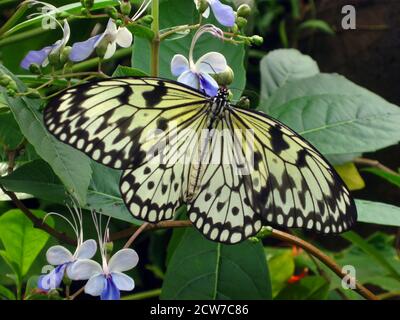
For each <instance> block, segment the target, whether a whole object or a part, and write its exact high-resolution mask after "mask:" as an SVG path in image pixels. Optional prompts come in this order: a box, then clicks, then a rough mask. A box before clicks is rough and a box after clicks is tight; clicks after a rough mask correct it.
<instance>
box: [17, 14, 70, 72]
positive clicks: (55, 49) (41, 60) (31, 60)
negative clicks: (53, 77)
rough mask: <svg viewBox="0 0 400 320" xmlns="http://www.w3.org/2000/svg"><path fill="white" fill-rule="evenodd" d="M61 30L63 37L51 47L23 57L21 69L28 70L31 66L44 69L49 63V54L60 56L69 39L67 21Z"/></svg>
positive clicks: (30, 52) (32, 51) (33, 51)
mask: <svg viewBox="0 0 400 320" xmlns="http://www.w3.org/2000/svg"><path fill="white" fill-rule="evenodd" d="M62 29H63V37H62V39H60V40H58V41H56V42H55V43H54V44H52V45H51V46H47V47H44V48H43V49H41V50H31V51H29V52H28V54H27V55H26V56H25V58H24V59H23V60H22V62H21V67H22V68H24V69H26V70H29V67H30V65H31V64H38V65H40V66H43V67H45V66H46V65H47V64H48V63H49V59H48V57H49V55H50V54H58V55H59V54H60V53H61V52H62V50H63V49H64V48H65V45H66V44H67V42H68V40H69V37H70V28H69V24H68V22H67V20H64V27H63V28H62Z"/></svg>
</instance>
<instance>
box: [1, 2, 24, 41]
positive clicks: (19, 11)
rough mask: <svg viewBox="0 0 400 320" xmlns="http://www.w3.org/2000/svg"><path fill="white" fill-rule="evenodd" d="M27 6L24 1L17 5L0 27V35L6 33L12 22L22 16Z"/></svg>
mask: <svg viewBox="0 0 400 320" xmlns="http://www.w3.org/2000/svg"><path fill="white" fill-rule="evenodd" d="M26 9H28V6H27V4H26V3H24V4H22V5H20V6H18V8H17V10H16V11H15V12H14V14H13V15H12V16H11V17H10V18H9V19H8V20H7V21H6V23H5V24H4V25H3V26H2V27H1V28H0V36H1V35H3V34H4V33H6V32H7V31H8V30H9V29H10V28H11V27H12V26H13V25H14V24H15V22H17V21H18V20H19V18H21V17H22V16H23V14H24V13H25V11H26Z"/></svg>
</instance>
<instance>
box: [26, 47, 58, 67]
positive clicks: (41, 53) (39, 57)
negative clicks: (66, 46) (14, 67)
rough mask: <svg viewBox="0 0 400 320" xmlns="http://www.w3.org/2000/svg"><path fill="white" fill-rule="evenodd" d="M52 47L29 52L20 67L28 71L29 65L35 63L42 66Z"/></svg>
mask: <svg viewBox="0 0 400 320" xmlns="http://www.w3.org/2000/svg"><path fill="white" fill-rule="evenodd" d="M53 47H54V46H48V47H44V48H43V49H41V50H31V51H29V52H28V54H27V55H26V56H25V58H24V59H23V60H22V61H21V67H22V68H24V69H26V70H29V67H30V65H31V64H33V63H36V64H38V65H42V64H43V62H44V61H45V60H46V58H47V57H48V55H49V54H50V52H51V50H52V49H53Z"/></svg>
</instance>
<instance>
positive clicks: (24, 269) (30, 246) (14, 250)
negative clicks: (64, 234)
mask: <svg viewBox="0 0 400 320" xmlns="http://www.w3.org/2000/svg"><path fill="white" fill-rule="evenodd" d="M32 212H33V213H34V214H35V215H36V216H37V217H41V218H43V217H44V215H45V212H43V211H41V210H32ZM46 222H47V223H48V224H49V225H50V226H53V225H54V223H53V220H52V219H51V218H50V217H49V219H46ZM49 238H50V235H49V234H48V233H46V232H45V231H43V230H40V229H36V228H34V227H33V223H32V222H31V221H30V220H29V219H28V218H27V217H26V216H25V215H24V213H23V212H22V211H21V210H19V209H12V210H9V211H7V212H6V213H4V214H3V215H2V216H1V217H0V240H1V242H2V243H3V246H4V248H5V253H6V256H7V259H8V260H9V261H10V262H11V263H12V264H13V266H14V267H15V266H16V267H17V269H18V275H19V277H20V279H22V277H24V276H25V275H26V274H27V273H28V271H29V268H30V267H31V266H32V264H33V262H34V261H35V259H36V257H37V256H38V254H39V253H40V251H41V250H42V249H43V248H44V246H45V244H46V242H47V240H48V239H49Z"/></svg>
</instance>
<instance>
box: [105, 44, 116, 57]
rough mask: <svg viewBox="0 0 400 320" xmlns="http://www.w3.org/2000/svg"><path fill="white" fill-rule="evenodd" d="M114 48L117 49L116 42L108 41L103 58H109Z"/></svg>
mask: <svg viewBox="0 0 400 320" xmlns="http://www.w3.org/2000/svg"><path fill="white" fill-rule="evenodd" d="M116 50H117V44H116V43H115V42H111V43H109V44H108V46H107V50H106V53H105V54H104V59H109V58H111V57H112V56H113V55H114V53H115V51H116Z"/></svg>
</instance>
